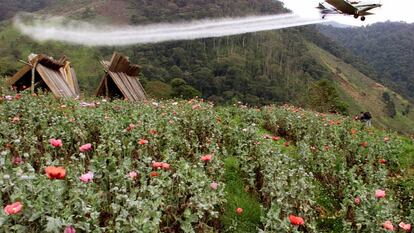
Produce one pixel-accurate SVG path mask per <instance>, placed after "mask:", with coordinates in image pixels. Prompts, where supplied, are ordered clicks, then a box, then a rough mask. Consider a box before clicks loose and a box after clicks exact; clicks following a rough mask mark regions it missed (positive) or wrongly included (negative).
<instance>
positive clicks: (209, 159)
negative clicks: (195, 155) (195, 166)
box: [201, 154, 213, 162]
mask: <svg viewBox="0 0 414 233" xmlns="http://www.w3.org/2000/svg"><path fill="white" fill-rule="evenodd" d="M212 159H213V155H211V154H208V155H204V156H201V161H204V162H209V161H211V160H212Z"/></svg>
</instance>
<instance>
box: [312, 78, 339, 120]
mask: <svg viewBox="0 0 414 233" xmlns="http://www.w3.org/2000/svg"><path fill="white" fill-rule="evenodd" d="M309 98H310V106H311V108H312V109H315V110H317V111H319V112H338V113H342V114H346V113H347V106H346V104H345V103H344V102H342V101H341V100H340V99H339V95H338V91H337V90H336V88H335V86H334V85H333V84H332V83H331V82H329V81H328V80H320V81H317V82H315V83H313V85H312V86H311V87H310V95H309Z"/></svg>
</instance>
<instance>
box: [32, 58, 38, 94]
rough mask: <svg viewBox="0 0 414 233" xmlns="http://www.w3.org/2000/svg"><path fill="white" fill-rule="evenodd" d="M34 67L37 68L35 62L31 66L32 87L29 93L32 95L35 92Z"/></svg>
mask: <svg viewBox="0 0 414 233" xmlns="http://www.w3.org/2000/svg"><path fill="white" fill-rule="evenodd" d="M36 66H37V60H36V61H35V63H34V64H33V66H32V85H31V92H32V94H34V91H35V77H36Z"/></svg>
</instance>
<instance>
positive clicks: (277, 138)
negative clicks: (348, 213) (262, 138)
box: [272, 136, 280, 141]
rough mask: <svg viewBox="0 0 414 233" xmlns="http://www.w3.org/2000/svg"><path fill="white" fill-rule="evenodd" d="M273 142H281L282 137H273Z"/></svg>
mask: <svg viewBox="0 0 414 233" xmlns="http://www.w3.org/2000/svg"><path fill="white" fill-rule="evenodd" d="M272 140H273V141H279V140H280V137H279V136H273V137H272Z"/></svg>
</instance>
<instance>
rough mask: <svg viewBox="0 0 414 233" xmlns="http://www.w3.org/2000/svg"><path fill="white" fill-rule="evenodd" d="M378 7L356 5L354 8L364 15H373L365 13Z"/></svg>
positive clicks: (374, 5)
mask: <svg viewBox="0 0 414 233" xmlns="http://www.w3.org/2000/svg"><path fill="white" fill-rule="evenodd" d="M377 7H378V5H376V4H370V5H358V6H356V8H357V9H358V12H361V13H362V12H364V13H365V14H373V13H368V12H367V11H369V10H372V9H374V8H377Z"/></svg>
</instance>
